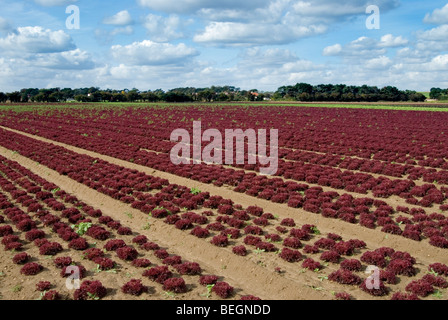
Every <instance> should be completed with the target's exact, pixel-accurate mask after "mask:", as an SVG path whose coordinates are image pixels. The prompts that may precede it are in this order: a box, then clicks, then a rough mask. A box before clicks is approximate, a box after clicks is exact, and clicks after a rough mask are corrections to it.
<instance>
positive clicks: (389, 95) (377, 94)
mask: <svg viewBox="0 0 448 320" xmlns="http://www.w3.org/2000/svg"><path fill="white" fill-rule="evenodd" d="M433 89H434V88H433ZM433 89H432V90H431V98H433V99H439V98H441V97H443V96H445V95H447V96H448V89H447V90H442V89H438V90H437V89H434V90H433ZM433 91H434V92H433ZM264 100H277V101H304V102H312V101H331V102H378V101H390V102H398V101H414V102H423V101H425V100H426V96H425V95H423V94H421V93H418V92H416V91H410V90H405V91H402V90H399V89H398V88H396V87H392V86H387V87H384V88H378V87H372V86H367V85H363V86H348V85H344V84H338V85H333V84H320V85H315V86H313V85H311V84H308V83H297V84H296V85H290V86H282V87H280V88H278V90H277V91H275V92H261V91H259V90H257V89H252V90H241V89H240V88H237V87H234V86H211V87H208V88H193V87H185V88H175V89H171V90H168V91H164V90H162V89H157V90H148V91H140V90H138V89H135V88H134V89H131V90H129V89H124V90H112V89H106V90H102V89H100V88H98V87H90V88H79V89H71V88H64V89H61V88H51V89H37V88H28V89H22V90H20V91H14V92H10V93H3V92H0V103H5V102H11V103H26V102H38V103H44V102H45V103H48V102H67V101H76V102H215V101H218V102H226V101H227V102H230V101H264Z"/></svg>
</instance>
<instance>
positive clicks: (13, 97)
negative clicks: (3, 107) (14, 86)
mask: <svg viewBox="0 0 448 320" xmlns="http://www.w3.org/2000/svg"><path fill="white" fill-rule="evenodd" d="M6 96H7V98H8V100H9V101H11V102H12V103H19V102H20V99H21V96H20V92H19V91H14V92H10V93H7V94H6Z"/></svg>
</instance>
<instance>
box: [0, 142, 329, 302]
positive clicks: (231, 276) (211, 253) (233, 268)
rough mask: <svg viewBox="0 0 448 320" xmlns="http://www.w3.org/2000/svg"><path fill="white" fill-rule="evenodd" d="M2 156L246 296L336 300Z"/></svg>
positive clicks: (24, 160)
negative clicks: (222, 278)
mask: <svg viewBox="0 0 448 320" xmlns="http://www.w3.org/2000/svg"><path fill="white" fill-rule="evenodd" d="M0 155H2V156H4V157H6V158H8V159H10V160H14V161H17V162H19V163H20V164H21V165H22V166H23V167H25V168H27V169H29V170H31V171H32V172H33V173H35V174H38V175H39V176H41V177H43V178H44V179H46V180H47V181H49V182H51V183H54V184H56V185H58V186H59V187H60V188H62V189H63V190H65V191H66V192H68V193H70V194H74V195H76V197H77V198H78V199H79V200H81V201H83V202H85V203H87V204H88V205H91V206H93V207H95V208H97V209H100V210H101V211H102V212H103V213H104V214H106V215H108V216H111V217H112V218H113V219H115V220H118V221H120V222H121V224H122V225H124V226H128V227H130V228H131V229H133V230H139V232H140V234H143V235H146V236H147V237H148V238H149V239H154V240H156V241H157V242H158V243H159V244H160V245H161V246H166V247H168V248H169V252H170V253H172V254H177V255H180V256H182V257H184V258H185V259H186V260H189V261H193V262H198V263H199V264H200V265H201V266H202V267H203V268H204V269H206V270H207V271H209V272H211V273H212V274H216V275H219V276H223V277H224V278H225V281H227V282H229V283H231V284H232V285H233V286H235V288H238V289H243V290H244V292H245V293H246V294H252V295H255V296H258V297H260V298H262V299H263V300H325V299H333V296H332V295H331V294H330V293H329V292H318V291H316V290H313V289H311V288H309V287H307V286H306V285H304V284H302V283H298V282H293V281H290V280H289V279H287V278H285V277H282V276H281V275H278V274H276V273H275V272H272V271H270V270H267V269H266V268H263V267H262V266H259V265H257V264H256V263H254V262H252V261H250V260H248V259H246V258H244V257H239V256H236V255H234V254H233V253H232V252H231V251H230V250H229V249H226V248H217V247H216V246H214V245H212V244H210V243H208V242H207V241H204V240H202V239H198V238H196V237H194V236H192V235H190V234H188V233H186V232H184V231H181V230H178V229H175V228H173V227H172V226H170V225H167V224H165V223H163V222H162V221H160V220H157V219H153V218H149V217H148V216H146V215H144V214H142V212H141V211H139V210H137V209H133V208H131V207H130V206H129V205H127V204H124V203H122V202H120V201H119V200H114V199H112V198H110V197H109V196H106V195H104V194H102V193H100V192H97V191H95V190H92V189H90V188H89V187H87V186H85V185H83V184H80V183H78V182H76V181H74V180H72V179H71V178H69V177H67V176H62V175H60V174H59V173H58V172H56V171H54V170H52V169H49V168H47V167H45V166H43V165H40V164H39V163H37V162H35V161H33V160H31V159H29V158H26V157H23V156H21V155H19V154H17V153H13V152H12V151H11V150H8V149H5V148H3V147H0ZM125 213H126V214H125ZM130 216H132V218H131V217H130ZM148 222H149V223H150V229H149V230H143V226H145V225H147V224H148Z"/></svg>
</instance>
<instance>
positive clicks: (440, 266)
mask: <svg viewBox="0 0 448 320" xmlns="http://www.w3.org/2000/svg"><path fill="white" fill-rule="evenodd" d="M443 111H444V109H438V108H434V110H433V109H431V111H422V110H420V109H418V110H416V109H415V108H414V109H412V108H403V107H397V106H392V107H384V106H376V107H375V106H370V107H369V106H364V107H363V108H359V107H356V106H354V105H350V106H346V107H342V106H338V105H312V106H311V105H306V106H300V105H293V104H290V105H288V104H282V105H271V104H261V105H256V104H227V105H218V104H204V105H200V104H178V105H176V104H173V105H169V104H160V105H157V104H151V105H148V104H123V105H115V104H84V105H83V104H80V105H76V104H74V105H64V106H62V105H61V106H43V105H39V106H32V107H30V106H26V107H23V106H20V105H17V106H10V107H5V108H3V109H0V241H1V248H0V297H1V298H3V299H14V300H37V299H44V300H55V299H62V300H73V299H74V300H98V299H103V300H124V299H138V300H139V299H143V300H161V299H163V300H164V299H176V300H211V299H213V300H258V299H261V300H306V299H312V300H332V299H339V300H348V299H352V300H417V299H422V300H439V299H444V300H446V299H447V298H448V127H447V123H448V113H447V112H443ZM195 121H200V122H201V124H202V127H201V130H202V132H204V131H205V130H207V129H217V130H218V131H220V132H223V133H224V132H225V130H226V129H242V130H247V129H253V130H262V129H264V130H268V131H269V130H270V129H276V130H278V170H277V172H276V174H275V175H272V176H269V175H263V174H261V170H262V169H263V165H261V164H252V163H249V161H248V158H249V156H250V152H249V151H250V150H252V147H253V146H252V145H251V142H249V141H245V143H244V151H248V152H247V153H246V152H244V159H245V163H244V164H243V163H240V164H238V163H236V162H234V163H227V162H226V163H225V164H209V163H199V164H194V163H190V164H178V165H176V164H174V163H173V162H172V159H171V158H170V152H171V150H172V149H173V147H174V146H175V145H176V144H177V142H173V141H172V140H171V139H170V136H171V134H172V132H173V131H174V130H176V129H184V130H186V131H187V132H189V133H190V134H191V136H193V135H194V132H193V131H194V130H193V122H195ZM232 143H233V142H232ZM220 144H222V146H221V147H222V150H225V149H226V144H225V142H224V141H221V143H220ZM268 144H269V139H268V141H267V144H265V145H262V147H264V148H267V149H268V152H271V154H272V151H273V149H272V145H271V146H270V147H268ZM260 145H261V144H260V143H259V141H258V142H257V143H256V147H257V150H258V149H259V148H260ZM206 146H207V142H204V141H203V142H202V148H204V147H206ZM190 147H191V150H193V149H194V146H189V147H188V149H189V150H190ZM238 152H241V151H238V150H237V151H235V152H234V153H233V155H237V154H238ZM222 155H223V154H222ZM234 158H236V157H234ZM223 163H224V161H223ZM372 272H373V273H372ZM375 272H377V278H375V277H373V275H374V274H375ZM77 279H78V280H79V286H75V285H74V284H75V283H76V280H77ZM372 279H373V280H372ZM372 281H373V282H374V286H373V287H372V286H371V285H370V284H371V282H372ZM373 282H372V283H373Z"/></svg>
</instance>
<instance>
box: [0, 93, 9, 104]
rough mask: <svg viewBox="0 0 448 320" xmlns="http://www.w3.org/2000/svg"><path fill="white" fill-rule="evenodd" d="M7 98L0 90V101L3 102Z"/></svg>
mask: <svg viewBox="0 0 448 320" xmlns="http://www.w3.org/2000/svg"><path fill="white" fill-rule="evenodd" d="M7 99H8V97H7V96H6V94H5V93H3V92H0V103H4V102H5V101H6V100H7Z"/></svg>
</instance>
